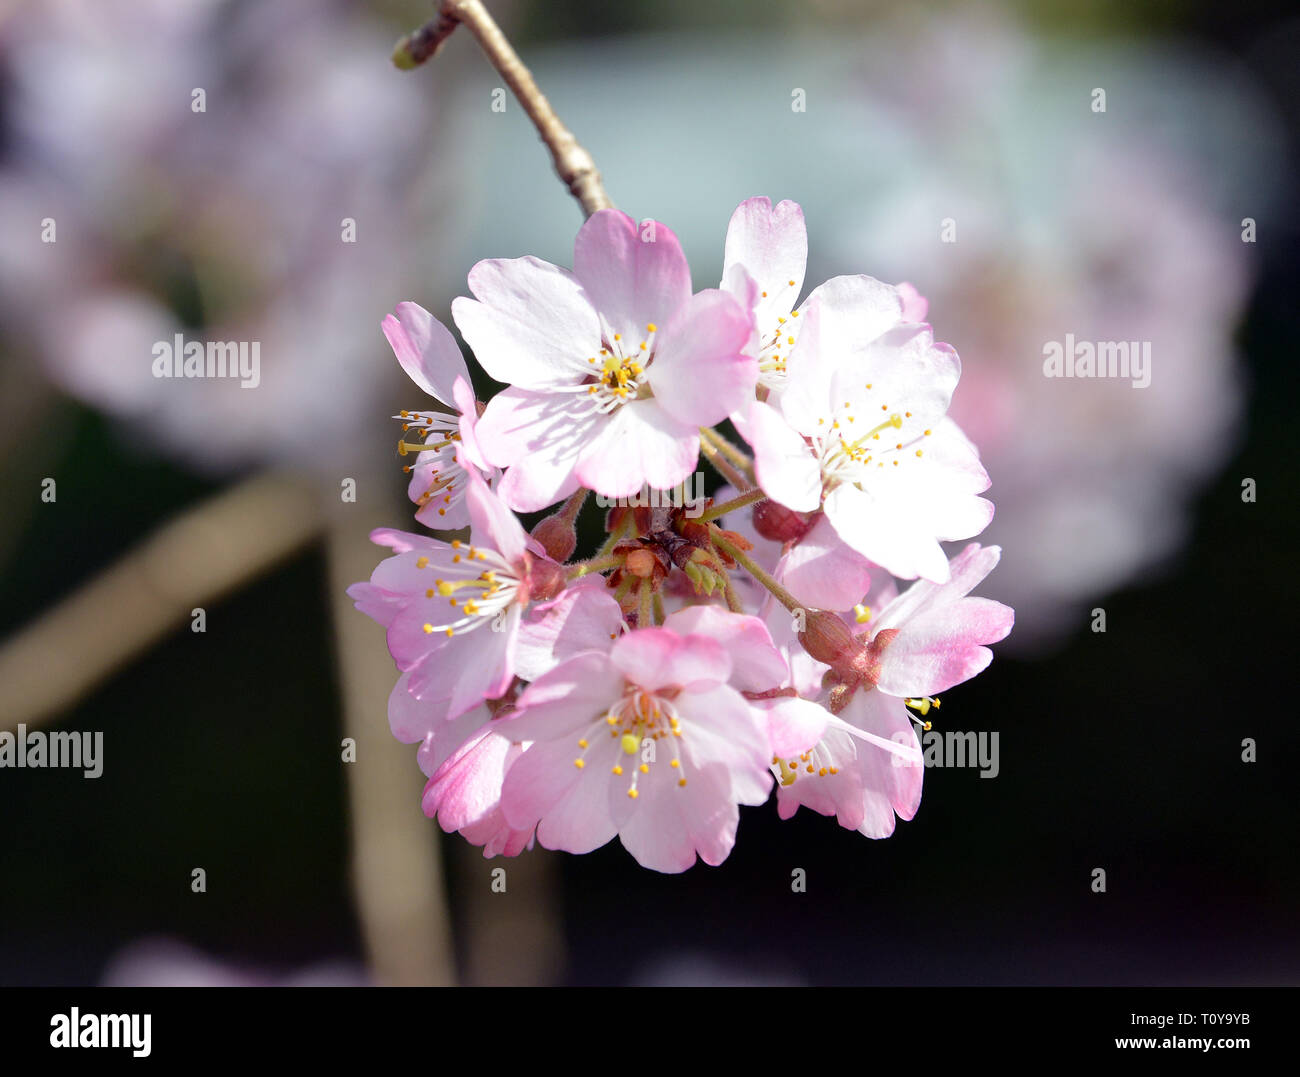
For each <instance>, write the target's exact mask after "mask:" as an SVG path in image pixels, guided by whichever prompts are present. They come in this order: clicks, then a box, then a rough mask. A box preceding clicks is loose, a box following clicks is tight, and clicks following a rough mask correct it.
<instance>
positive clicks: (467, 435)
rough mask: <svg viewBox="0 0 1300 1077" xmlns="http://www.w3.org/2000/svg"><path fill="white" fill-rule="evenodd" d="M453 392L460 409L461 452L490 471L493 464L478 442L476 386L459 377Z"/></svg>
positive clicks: (482, 469) (485, 470)
mask: <svg viewBox="0 0 1300 1077" xmlns="http://www.w3.org/2000/svg"><path fill="white" fill-rule="evenodd" d="M451 392H452V396H454V397H455V399H456V407H457V409H458V410H459V411H460V422H459V423H458V424H457V425H458V426H459V428H460V454H461V455H463V456H464V459H465V462H467V463H468V464H470V465H472V466H473V467H476V468H478V469H479V470H480V471H482V472H485V473H486V472H489V471H491V465H490V464H489V463H488V461H487V457H486V456H484V455H483V449H482V448H481V447H480V445H479V443H478V434H477V427H478V418H479V415H478V401H477V400H476V399H475V397H474V388H473V386H471V385H470V383H469V382H468V381H467V380H465V379H464V378H457V379H456V382H455V384H454V385H453V386H452V387H451Z"/></svg>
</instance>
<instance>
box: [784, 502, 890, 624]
mask: <svg viewBox="0 0 1300 1077" xmlns="http://www.w3.org/2000/svg"><path fill="white" fill-rule="evenodd" d="M777 579H778V580H779V581H780V582H781V583H782V584H784V585H785V587H786V589H787V590H789V592H790V593H791V594H792V595H794V597H795V598H797V599H798V600H799V601H800V602H803V603H805V604H806V605H808V606H811V607H814V608H815V609H823V610H847V609H852V607H853V606H855V605H856V604H857V603H859V602H861V601H862V597H863V595H865V594H866V593H867V591H868V589H869V588H870V587H871V562H870V561H868V560H867V559H866V558H865V557H863V556H862V555H861V554H860V553H858V552H857V550H855V549H853V547H851V546H849V545H848V544H847V543H846V542H845V541H844V540H843V539H842V538H840V536H839V534H838V533H837V532H836V530H835V528H834V527H833V526H832V525H831V522H830V521H829V520H828V519H827V518H826V517H825V516H824V515H823V516H819V517H817V521H816V523H814V524H813V526H812V529H811V530H810V531H809V532H808V534H806V535H805V536H804V537H803V538H801V539H800V540H799V541H798V542H796V543H795V544H794V545H793V546H792V547H791V548H790V552H789V553H787V554H786V555H785V556H784V557H783V558H782V559H781V563H780V565H779V566H778V568H777Z"/></svg>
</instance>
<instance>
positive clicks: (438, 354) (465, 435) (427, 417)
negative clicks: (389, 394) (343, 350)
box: [383, 302, 496, 531]
mask: <svg viewBox="0 0 1300 1077" xmlns="http://www.w3.org/2000/svg"><path fill="white" fill-rule="evenodd" d="M383 330H384V336H386V337H387V338H388V343H389V344H391V345H392V348H393V352H394V354H395V355H396V356H397V361H398V362H399V363H400V364H401V365H402V369H403V370H405V371H406V373H407V374H408V375H409V376H410V378H411V380H412V381H413V382H415V384H416V385H418V386H419V387H420V388H421V389H422V390H424V392H426V393H427V394H428V395H429V396H431V397H433V398H434V400H436V401H437V402H438V403H439V404H442V405H443V407H445V408H447V409H449V411H447V412H444V411H405V410H404V411H403V412H402V414H401V415H400V416H398V418H400V419H401V420H402V430H403V432H404V433H405V432H407V431H408V430H409V431H412V432H414V433H415V434H417V435H418V436H420V437H421V438H422V441H420V442H417V443H416V444H415V446H414V447H412V446H411V445H410V443H408V442H407V441H406V440H405V438H403V441H402V443H401V448H400V452H401V453H402V455H408V454H409V453H410V452H415V453H417V454H418V462H417V463H416V464H413V465H411V466H410V467H409V470H410V472H411V481H410V484H409V487H408V490H407V494H408V496H409V497H410V499H411V500H412V501H414V502H415V503H416V504H417V505H419V506H420V510H419V511H418V512H417V513H416V514H415V518H416V519H417V520H419V521H420V523H422V524H424V525H425V526H426V527H431V528H433V529H435V530H439V531H455V530H457V529H459V528H462V527H465V526H466V525H467V524H468V523H469V511H468V509H467V508H466V505H465V493H466V491H467V490H468V489H469V482H468V480H467V478H466V474H465V469H466V467H474V468H477V469H478V471H479V472H481V473H482V474H483V475H484V476H485V477H486V478H488V479H489V480H490V479H492V478H494V477H495V475H496V469H495V468H493V467H491V465H489V464H488V463H487V461H486V460H485V459H484V458H483V454H482V450H481V449H480V448H479V444H478V440H477V438H476V437H475V435H474V425H475V423H477V421H478V405H477V402H476V401H475V399H474V390H473V389H472V388H471V387H470V380H469V368H468V367H466V365H465V358H464V356H462V355H461V354H460V348H458V347H457V346H456V340H455V338H454V337H453V336H452V335H451V332H450V330H448V329H447V327H446V326H445V325H443V324H442V322H440V321H438V319H437V318H435V317H434V316H433V315H432V314H430V313H429V312H428V311H427V310H425V309H424V308H423V307H422V306H420V305H419V304H418V303H411V302H405V303H398V304H397V312H396V314H390V315H388V317H386V318H385V319H384V322H383Z"/></svg>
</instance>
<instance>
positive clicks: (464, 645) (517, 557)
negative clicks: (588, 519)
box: [348, 470, 563, 719]
mask: <svg viewBox="0 0 1300 1077" xmlns="http://www.w3.org/2000/svg"><path fill="white" fill-rule="evenodd" d="M466 475H467V479H468V483H469V491H468V494H467V497H466V501H467V505H468V509H469V516H470V521H471V532H470V541H469V542H468V543H466V542H462V541H460V540H455V541H452V542H450V543H447V542H442V541H440V540H438V539H434V538H428V537H425V536H423V535H415V534H409V533H407V532H403V531H392V530H389V529H386V528H381V529H378V530H376V531H374V532H372V533H371V539H372V540H373V541H374V542H376V543H378V544H380V545H383V546H389V547H390V548H392V549H393V550H394V551H395V555H394V556H393V557H389V558H387V559H386V560H384V561H381V562H380V563H379V565H378V566H377V567H376V568H375V571H374V573H373V574H372V575H371V577H370V582H369V583H368V584H353V586H352V587H350V588H349V589H348V594H349V595H351V596H352V598H353V599H354V600H356V603H357V608H358V609H360V610H361V611H362V612H363V613H367V614H369V615H370V616H371V617H373V618H374V619H375V620H377V621H379V622H380V623H381V624H383V625H384V626H385V627H386V628H387V630H388V650H389V652H390V653H391V654H392V656H393V659H394V661H395V662H396V663H397V666H398V668H399V669H401V670H402V671H403V672H407V673H410V674H411V676H410V678H409V680H408V682H407V685H406V687H407V691H408V692H409V694H410V695H412V696H414V697H415V698H416V699H418V700H424V701H427V702H429V704H430V706H431V707H435V708H443V707H445V711H444V714H445V717H446V718H448V719H453V718H457V717H459V716H460V715H462V714H464V713H465V712H466V711H467V710H469V709H471V708H472V707H475V706H477V705H478V704H479V703H481V702H482V701H483V700H485V699H496V698H498V697H500V696H501V695H502V693H504V692H505V690H506V688H507V687H508V686H509V685H510V683H511V681H512V680H513V678H514V656H513V651H514V646H515V640H516V637H517V635H518V632H519V625H520V620H521V617H522V615H523V612H524V610H525V608H526V607H527V606H528V604H529V602H530V601H532V600H534V599H548V598H552V597H554V596H555V594H556V593H557V592H558V591H559V589H560V588H561V587H562V585H563V578H562V574H561V572H560V569H559V566H558V565H556V564H555V563H554V562H553V561H551V560H549V559H548V558H546V557H545V555H544V554H543V553H542V551H541V548H540V546H539V545H538V544H537V543H536V542H535V541H534V540H532V539H530V538H529V536H528V535H527V534H526V533H525V531H524V530H523V528H522V527H520V525H519V521H518V520H516V519H515V517H514V514H513V513H511V512H510V510H509V509H507V508H506V507H505V506H504V505H503V504H502V503H501V501H500V499H498V498H497V496H496V495H495V494H494V493H493V492H492V491H491V490H490V489H489V488H488V486H487V484H486V483H485V482H484V481H483V479H482V478H480V477H479V476H478V475H477V474H476V473H475V472H474V471H473V470H469V471H467V472H466Z"/></svg>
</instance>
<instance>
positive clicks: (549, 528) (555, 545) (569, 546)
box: [533, 513, 578, 562]
mask: <svg viewBox="0 0 1300 1077" xmlns="http://www.w3.org/2000/svg"><path fill="white" fill-rule="evenodd" d="M533 538H535V539H536V540H537V541H538V542H540V543H541V544H542V549H544V550H545V551H546V556H547V557H549V558H550V559H551V560H552V561H557V562H564V561H567V560H568V559H569V558H570V557H571V556H572V555H573V551H574V550H575V549H577V546H578V533H577V532H576V531H575V530H574V529H573V523H572V521H570V520H566V519H565V518H564V517H563V516H562V515H560V514H558V513H557V514H556V515H554V516H548V517H546V519H544V520H542V521H541V522H540V523H539V524H538V525H537V526H536V527H534V528H533Z"/></svg>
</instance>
